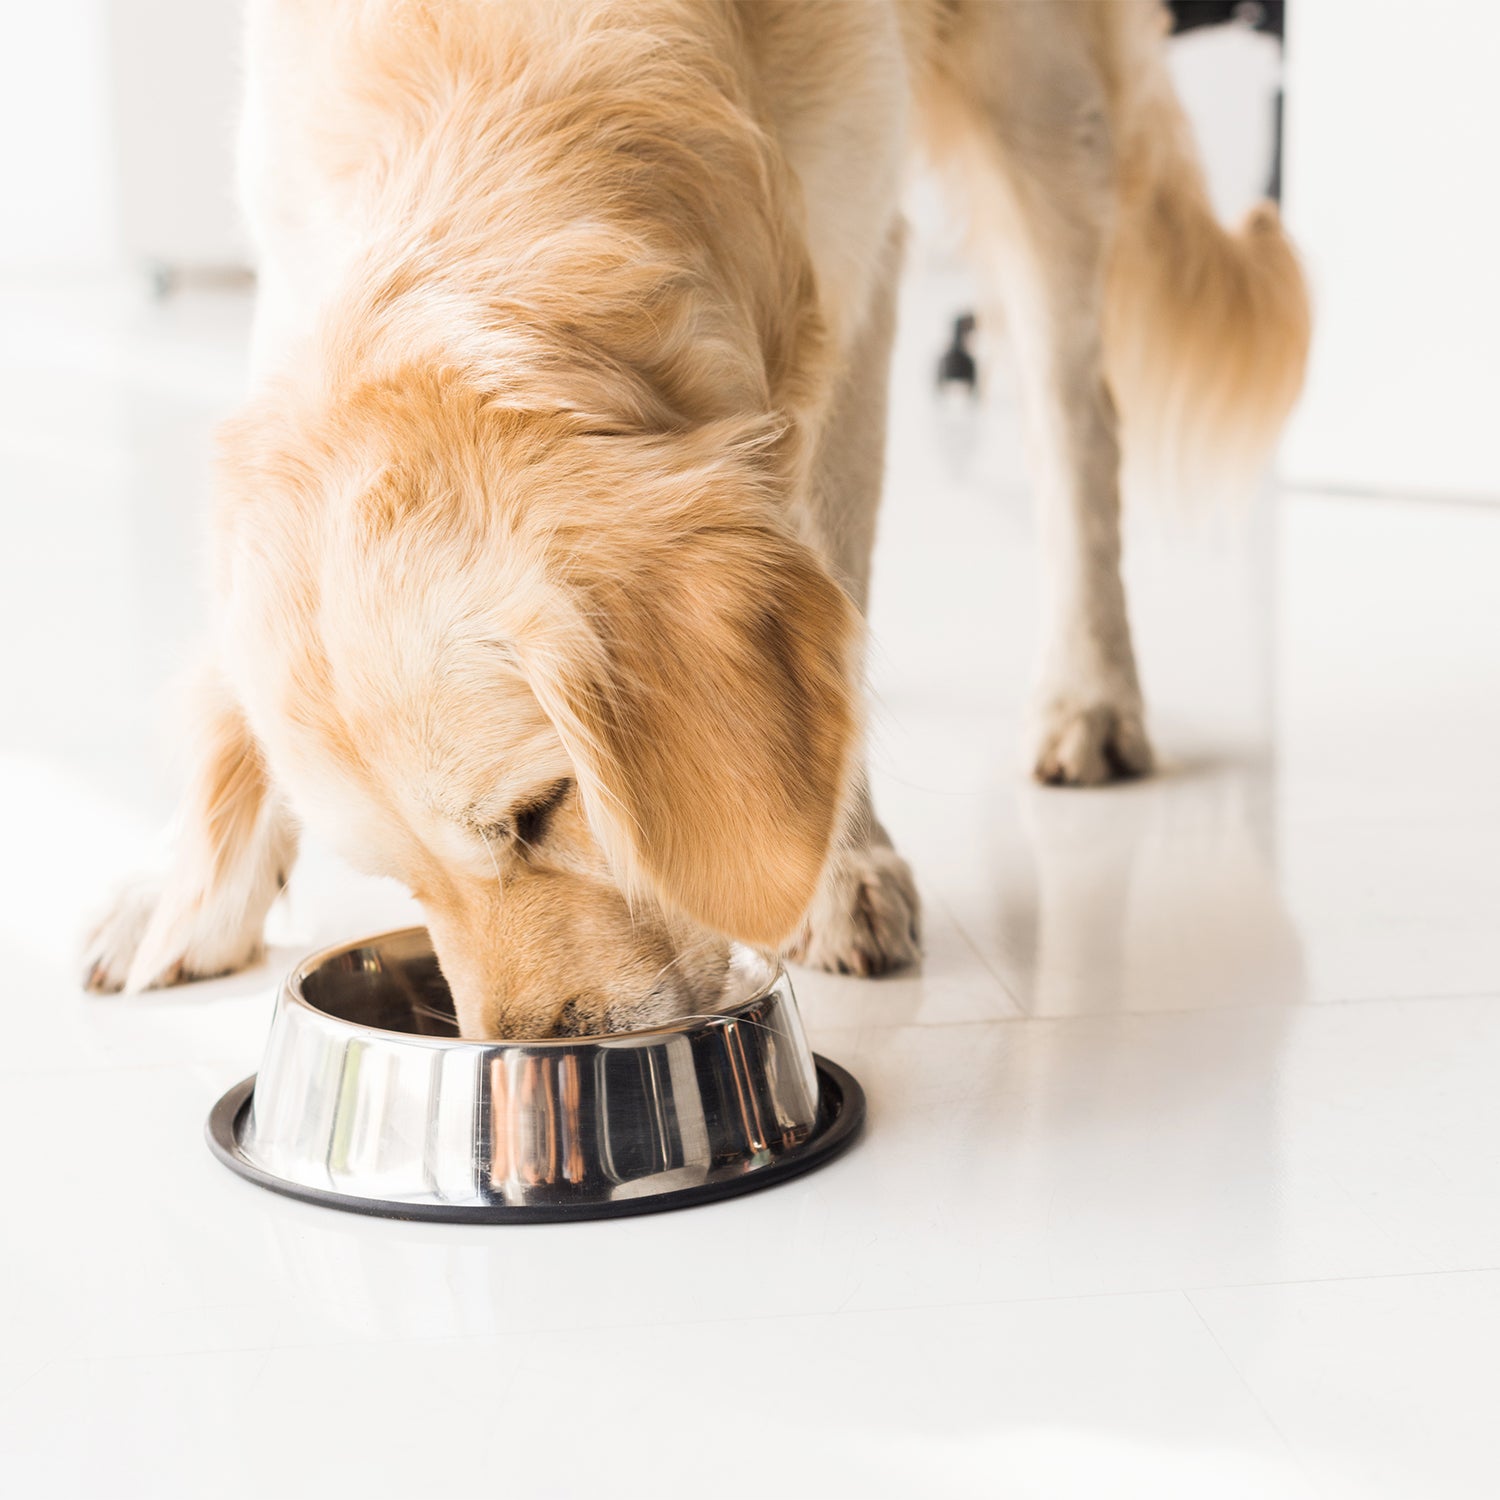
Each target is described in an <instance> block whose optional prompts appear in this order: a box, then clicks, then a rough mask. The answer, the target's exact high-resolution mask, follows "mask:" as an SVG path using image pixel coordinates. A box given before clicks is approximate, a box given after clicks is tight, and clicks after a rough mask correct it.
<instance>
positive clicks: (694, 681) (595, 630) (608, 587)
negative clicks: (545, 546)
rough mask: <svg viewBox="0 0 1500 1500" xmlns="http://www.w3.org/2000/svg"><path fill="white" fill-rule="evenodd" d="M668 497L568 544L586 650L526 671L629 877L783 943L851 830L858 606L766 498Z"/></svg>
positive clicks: (536, 661) (752, 935)
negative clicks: (845, 819) (843, 821)
mask: <svg viewBox="0 0 1500 1500" xmlns="http://www.w3.org/2000/svg"><path fill="white" fill-rule="evenodd" d="M722 477H723V476H722V474H721V475H720V478H721V479H722ZM684 498H686V497H684ZM656 499H657V503H656V504H655V505H653V506H652V507H651V513H650V514H649V516H646V515H641V514H640V513H638V514H637V517H636V519H635V521H633V522H632V521H631V520H629V519H628V517H627V515H626V514H624V513H625V512H628V511H629V510H630V509H631V507H630V506H629V505H628V503H622V504H621V506H620V509H619V510H618V511H616V512H615V513H614V514H613V515H612V516H611V517H610V518H609V520H606V521H604V522H603V523H602V524H601V526H600V528H599V529H598V531H596V532H595V533H594V534H593V535H592V536H591V537H590V539H589V542H588V543H584V544H581V546H580V550H579V551H574V552H572V553H571V554H570V557H571V560H572V566H571V568H570V572H571V573H572V579H571V580H570V581H571V584H572V590H571V591H572V593H573V597H574V598H575V599H576V600H577V603H578V605H579V608H580V610H581V619H582V620H583V621H584V622H585V626H584V630H583V632H582V634H583V635H584V636H585V637H586V639H587V641H588V648H587V649H578V648H577V646H576V643H577V642H578V640H579V634H580V633H579V632H564V633H563V635H562V636H561V637H558V636H554V637H553V638H552V639H551V641H550V642H547V643H544V644H543V645H542V646H541V649H532V650H529V651H528V650H526V649H525V648H524V646H523V648H522V655H523V656H524V657H526V658H529V659H528V660H526V662H525V670H526V672H527V675H528V677H529V678H530V680H531V684H532V689H533V691H534V692H535V693H536V695H537V697H538V699H539V701H540V702H541V704H542V707H543V709H544V710H545V711H546V712H547V714H548V716H549V717H550V718H551V719H552V721H553V724H554V725H555V726H556V728H557V730H558V732H559V734H560V735H561V737H562V739H563V743H564V745H565V747H566V748H567V750H568V752H569V754H570V755H571V756H572V759H573V762H574V765H575V768H576V769H577V772H578V779H579V785H580V789H581V791H582V792H583V795H584V798H585V802H586V805H587V806H588V807H589V813H590V818H591V821H592V822H593V824H594V826H595V829H596V832H597V833H598V834H599V835H600V837H601V840H602V842H603V843H604V844H605V847H606V849H607V851H608V852H609V853H610V854H611V856H612V858H613V860H614V862H615V864H616V867H617V869H618V870H619V872H620V873H621V875H622V876H624V877H625V879H626V881H627V884H629V883H630V882H631V881H632V879H634V881H635V882H636V883H638V884H639V883H644V884H646V885H648V886H649V888H651V889H652V890H653V891H654V892H655V893H656V894H657V895H658V896H660V897H661V898H663V899H664V900H665V901H666V902H668V903H669V904H670V905H672V906H674V907H676V908H678V909H679V910H681V911H683V912H685V913H686V914H687V915H689V916H691V917H693V918H695V919H696V920H698V921H700V922H702V923H703V924H705V925H706V926H709V927H712V928H714V929H715V930H717V931H719V932H722V933H725V934H727V935H728V936H730V937H734V938H739V939H741V940H743V941H745V942H749V943H755V944H759V945H762V946H766V947H771V946H775V945H777V944H779V943H781V942H782V941H783V940H785V939H786V938H787V937H788V936H789V935H790V934H791V933H792V932H793V931H794V930H795V928H796V925H797V923H798V921H799V920H800V919H801V917H802V915H803V913H804V912H805V910H806V908H807V906H808V904H809V903H810V902H811V900H812V897H813V893H814V890H815V888H816V885H817V881H818V877H819V874H820V873H821V870H822V867H823V864H824V861H825V859H826V858H827V855H828V851H829V847H830V844H831V842H832V840H833V838H834V836H835V834H836V832H837V828H838V821H839V817H840V814H841V812H842V804H843V799H844V794H845V791H846V783H847V781H848V777H849V769H850V765H851V762H852V757H853V752H854V748H855V744H856V740H857V737H858V732H859V725H858V712H857V708H856V701H857V700H856V686H855V675H856V667H855V662H856V660H857V655H858V644H859V632H860V623H859V618H858V615H857V614H856V612H855V610H854V608H853V606H852V604H851V603H850V602H849V600H848V598H847V596H846V595H845V594H844V593H843V591H842V590H841V589H840V588H839V587H838V585H837V584H836V583H835V582H834V580H833V579H832V577H831V576H830V575H829V573H828V571H827V569H826V568H824V566H823V565H822V563H821V562H820V561H819V560H818V559H817V557H816V556H815V555H814V554H813V553H812V551H811V550H810V549H809V548H807V547H806V546H804V545H803V544H802V543H801V542H800V541H797V540H796V539H794V538H792V537H790V536H788V535H786V534H785V533H784V532H782V531H781V530H780V529H779V528H778V527H777V526H776V524H775V523H774V521H773V520H771V519H770V518H769V516H768V514H767V513H766V512H764V511H763V510H762V511H759V512H758V511H757V508H756V507H754V506H734V507H730V508H727V509H726V507H724V506H723V505H722V504H715V503H714V502H713V501H712V500H709V501H707V502H706V503H704V502H701V501H700V502H698V503H693V502H692V501H691V500H690V499H689V500H688V503H686V504H684V505H680V506H674V505H673V503H672V501H671V499H669V498H667V497H664V496H662V495H661V494H660V493H658V496H657V497H656ZM643 509H644V508H643ZM664 520H665V522H666V524H663V521H664ZM569 638H571V640H572V641H573V642H574V643H575V644H574V645H573V646H571V647H570V646H567V645H564V644H563V642H564V640H567V639H569ZM642 877H644V880H643V879H642Z"/></svg>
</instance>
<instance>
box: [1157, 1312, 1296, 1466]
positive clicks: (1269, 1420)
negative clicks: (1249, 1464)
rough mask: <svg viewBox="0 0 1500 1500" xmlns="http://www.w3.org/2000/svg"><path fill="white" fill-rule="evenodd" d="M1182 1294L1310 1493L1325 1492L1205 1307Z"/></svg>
mask: <svg viewBox="0 0 1500 1500" xmlns="http://www.w3.org/2000/svg"><path fill="white" fill-rule="evenodd" d="M1181 1295H1182V1298H1183V1300H1184V1301H1185V1302H1186V1303H1187V1305H1188V1306H1189V1307H1190V1308H1191V1309H1192V1312H1193V1315H1194V1316H1195V1317H1196V1318H1197V1319H1198V1324H1199V1326H1200V1327H1201V1328H1202V1329H1203V1331H1204V1333H1206V1334H1207V1335H1208V1337H1209V1339H1210V1340H1211V1342H1212V1343H1213V1346H1214V1348H1215V1349H1217V1350H1218V1351H1219V1357H1220V1359H1222V1360H1223V1361H1224V1363H1225V1364H1226V1365H1227V1366H1228V1367H1229V1369H1230V1370H1231V1371H1232V1372H1233V1374H1234V1378H1235V1379H1236V1380H1237V1381H1238V1382H1239V1383H1240V1387H1241V1389H1242V1390H1243V1391H1244V1392H1245V1394H1246V1395H1247V1396H1248V1397H1249V1398H1250V1400H1251V1402H1252V1403H1253V1404H1254V1406H1255V1409H1256V1411H1258V1412H1259V1413H1260V1414H1261V1416H1262V1417H1264V1418H1265V1420H1266V1425H1267V1426H1269V1427H1270V1429H1271V1431H1272V1432H1274V1433H1275V1434H1276V1438H1277V1441H1278V1442H1279V1443H1280V1444H1281V1446H1282V1448H1283V1449H1284V1450H1285V1452H1286V1456H1287V1458H1288V1459H1290V1460H1291V1463H1292V1466H1293V1467H1294V1468H1295V1469H1296V1470H1297V1472H1298V1474H1300V1475H1301V1476H1302V1479H1303V1480H1304V1482H1305V1483H1306V1484H1307V1487H1308V1491H1309V1493H1310V1494H1313V1495H1321V1494H1323V1493H1324V1490H1323V1488H1322V1486H1321V1485H1319V1484H1318V1483H1317V1482H1316V1481H1315V1480H1314V1478H1313V1476H1312V1474H1311V1473H1309V1472H1308V1468H1307V1465H1306V1463H1305V1461H1304V1460H1303V1457H1302V1455H1301V1453H1299V1452H1298V1450H1297V1449H1296V1447H1294V1446H1293V1444H1292V1442H1291V1440H1290V1439H1289V1438H1288V1437H1287V1435H1286V1433H1284V1432H1283V1431H1282V1430H1281V1424H1280V1423H1279V1422H1278V1421H1277V1420H1276V1418H1275V1417H1273V1416H1272V1415H1271V1413H1270V1411H1269V1409H1268V1408H1267V1407H1266V1404H1265V1402H1263V1401H1262V1400H1261V1399H1260V1396H1259V1395H1258V1394H1257V1392H1256V1390H1255V1387H1254V1386H1252V1385H1251V1384H1250V1381H1249V1378H1248V1377H1247V1376H1246V1374H1245V1372H1244V1371H1243V1370H1242V1369H1240V1367H1239V1365H1238V1364H1237V1363H1236V1362H1235V1360H1234V1359H1233V1357H1232V1356H1231V1355H1230V1353H1229V1351H1228V1350H1227V1349H1226V1348H1225V1347H1224V1345H1223V1344H1222V1343H1221V1342H1220V1341H1219V1336H1218V1334H1216V1333H1215V1332H1214V1330H1213V1325H1212V1324H1211V1323H1210V1322H1209V1321H1208V1319H1207V1318H1206V1317H1204V1316H1203V1309H1202V1308H1201V1307H1199V1306H1198V1304H1197V1303H1196V1302H1195V1301H1194V1300H1193V1294H1192V1293H1191V1292H1190V1291H1186V1290H1184V1291H1183V1292H1182V1294H1181Z"/></svg>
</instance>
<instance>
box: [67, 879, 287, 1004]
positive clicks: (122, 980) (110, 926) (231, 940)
mask: <svg viewBox="0 0 1500 1500" xmlns="http://www.w3.org/2000/svg"><path fill="white" fill-rule="evenodd" d="M260 948H261V934H260V931H259V929H254V930H252V929H250V928H248V927H247V925H246V921H245V917H244V915H243V914H242V915H240V916H239V917H238V919H237V920H236V917H235V914H234V913H232V912H220V911H216V910H214V908H213V906H212V905H211V904H208V903H203V902H194V901H184V900H180V899H177V898H175V897H174V896H173V894H172V893H171V891H170V889H169V888H168V887H167V885H166V883H165V882H164V881H163V880H162V879H161V878H160V877H159V876H137V877H136V878H135V879H133V880H130V881H127V882H126V883H125V884H124V885H123V886H121V887H120V889H119V890H117V891H116V892H115V895H114V897H113V899H112V900H111V902H110V903H109V905H108V906H107V907H106V908H105V910H104V913H103V915H102V916H101V917H100V918H99V920H98V921H96V922H95V923H94V925H93V927H92V928H91V929H90V931H89V934H88V937H87V938H86V939H85V940H84V944H83V964H82V969H83V984H84V988H85V989H89V990H93V991H95V992H96V993H98V994H114V993H116V992H118V991H120V990H126V991H129V992H130V993H132V994H135V993H138V992H140V991H141V990H155V989H165V988H166V987H167V986H168V985H173V984H186V983H188V982H189V981H190V980H194V979H214V978H217V977H218V976H219V975H220V974H231V973H233V972H234V971H235V970H236V969H243V968H245V967H246V965H248V964H250V963H252V962H254V960H255V959H256V957H257V956H258V955H259V953H260Z"/></svg>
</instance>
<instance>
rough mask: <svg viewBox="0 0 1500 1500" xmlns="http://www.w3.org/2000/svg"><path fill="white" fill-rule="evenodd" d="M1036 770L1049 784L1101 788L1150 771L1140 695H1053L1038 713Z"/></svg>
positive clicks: (1038, 776)
mask: <svg viewBox="0 0 1500 1500" xmlns="http://www.w3.org/2000/svg"><path fill="white" fill-rule="evenodd" d="M1038 719H1039V728H1038V732H1037V749H1036V756H1035V759H1034V760H1033V762H1032V765H1033V771H1032V774H1033V775H1034V776H1035V777H1036V779H1037V780H1038V781H1041V782H1045V783H1046V784H1047V785H1049V786H1102V785H1103V784H1104V783H1105V782H1107V781H1118V780H1121V779H1123V778H1125V777H1130V776H1144V775H1146V774H1147V773H1148V772H1149V771H1150V770H1151V763H1152V756H1151V741H1150V740H1149V739H1148V738H1147V737H1146V722H1145V717H1144V715H1143V714H1142V711H1141V704H1140V699H1139V698H1138V697H1135V696H1134V695H1129V694H1127V695H1122V696H1121V697H1120V698H1118V699H1116V700H1111V699H1110V698H1108V697H1102V698H1100V699H1097V700H1095V701H1091V702H1090V701H1083V700H1078V701H1074V700H1070V699H1067V698H1053V699H1050V700H1049V701H1047V703H1046V704H1045V706H1044V707H1043V708H1042V710H1041V712H1040V714H1039V715H1038Z"/></svg>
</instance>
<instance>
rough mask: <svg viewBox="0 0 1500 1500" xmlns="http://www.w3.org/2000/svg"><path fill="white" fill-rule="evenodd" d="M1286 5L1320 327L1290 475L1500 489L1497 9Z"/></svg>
mask: <svg viewBox="0 0 1500 1500" xmlns="http://www.w3.org/2000/svg"><path fill="white" fill-rule="evenodd" d="M1287 12H1288V24H1289V26H1290V35H1289V36H1288V39H1287V114H1286V165H1285V173H1286V210H1287V220H1288V223H1289V224H1290V226H1291V228H1292V231H1293V233H1294V234H1295V236H1296V238H1297V241H1298V243H1299V245H1300V246H1301V248H1302V252H1303V255H1304V257H1305V259H1306V263H1307V267H1308V270H1309V273H1310V275H1311V278H1312V283H1313V290H1314V297H1315V307H1316V335H1315V341H1314V346H1313V358H1312V368H1311V371H1310V377H1309V382H1308V388H1307V393H1306V395H1305V397H1304V399H1303V402H1302V406H1301V409H1300V411H1299V412H1298V414H1297V416H1296V417H1295V419H1294V421H1293V425H1292V427H1291V429H1290V431H1289V432H1288V435H1287V441H1286V445H1285V449H1284V462H1283V468H1284V471H1285V472H1286V474H1287V477H1289V478H1291V479H1293V480H1295V481H1299V482H1303V483H1309V484H1326V485H1331V486H1337V487H1348V488H1359V489H1372V490H1416V491H1420V492H1427V493H1433V494H1448V495H1461V496H1485V497H1489V498H1494V499H1500V6H1497V5H1494V4H1491V3H1489V0H1424V3H1423V4H1421V5H1420V6H1417V5H1412V4H1410V3H1408V0H1359V3H1357V4H1355V3H1353V0H1293V3H1292V4H1290V5H1289V6H1288V7H1287Z"/></svg>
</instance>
